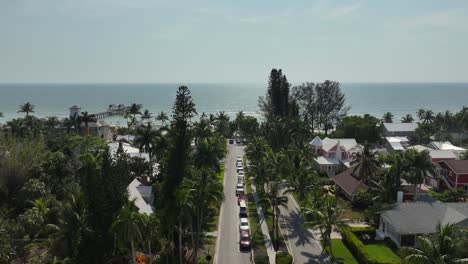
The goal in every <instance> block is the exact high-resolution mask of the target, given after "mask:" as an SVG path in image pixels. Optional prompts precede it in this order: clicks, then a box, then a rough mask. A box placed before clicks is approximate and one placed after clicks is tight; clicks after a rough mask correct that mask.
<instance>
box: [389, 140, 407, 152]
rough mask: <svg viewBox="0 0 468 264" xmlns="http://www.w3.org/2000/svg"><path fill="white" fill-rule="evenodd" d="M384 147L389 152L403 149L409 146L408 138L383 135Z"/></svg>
mask: <svg viewBox="0 0 468 264" xmlns="http://www.w3.org/2000/svg"><path fill="white" fill-rule="evenodd" d="M384 139H385V147H386V148H387V149H388V151H389V152H395V151H404V150H405V149H406V148H407V147H409V139H408V138H407V137H385V138H384Z"/></svg>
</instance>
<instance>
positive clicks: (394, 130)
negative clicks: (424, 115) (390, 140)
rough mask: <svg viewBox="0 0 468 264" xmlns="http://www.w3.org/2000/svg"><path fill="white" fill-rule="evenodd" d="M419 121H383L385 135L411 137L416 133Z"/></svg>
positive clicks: (383, 133)
mask: <svg viewBox="0 0 468 264" xmlns="http://www.w3.org/2000/svg"><path fill="white" fill-rule="evenodd" d="M417 127H418V123H383V124H382V135H383V136H384V137H410V136H412V135H413V134H414V132H415V130H416V128H417Z"/></svg>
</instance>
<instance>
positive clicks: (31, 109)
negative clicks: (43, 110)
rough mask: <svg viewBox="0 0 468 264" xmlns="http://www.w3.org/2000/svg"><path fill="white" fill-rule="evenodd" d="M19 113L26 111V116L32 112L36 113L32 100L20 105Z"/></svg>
mask: <svg viewBox="0 0 468 264" xmlns="http://www.w3.org/2000/svg"><path fill="white" fill-rule="evenodd" d="M18 113H26V116H29V114H30V113H34V105H32V104H31V103H30V102H26V103H25V104H22V105H20V110H19V111H18Z"/></svg>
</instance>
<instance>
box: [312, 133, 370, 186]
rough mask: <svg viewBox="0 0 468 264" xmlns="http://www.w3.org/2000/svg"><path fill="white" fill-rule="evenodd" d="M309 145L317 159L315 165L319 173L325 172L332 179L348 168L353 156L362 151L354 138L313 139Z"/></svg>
mask: <svg viewBox="0 0 468 264" xmlns="http://www.w3.org/2000/svg"><path fill="white" fill-rule="evenodd" d="M310 145H311V147H312V151H313V153H314V154H315V155H317V157H315V158H314V160H315V163H316V164H317V167H318V169H319V170H320V171H325V172H326V173H327V174H328V176H330V177H333V176H335V174H336V173H337V172H341V171H343V170H344V169H346V168H349V167H350V163H351V161H352V160H353V157H354V154H355V153H357V152H361V151H362V146H361V145H360V144H358V143H357V142H356V140H355V139H354V138H328V137H326V138H324V139H323V140H322V139H321V138H320V137H318V136H317V137H315V138H314V139H313V140H312V141H311V142H310Z"/></svg>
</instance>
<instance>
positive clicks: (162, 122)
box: [155, 111, 169, 126]
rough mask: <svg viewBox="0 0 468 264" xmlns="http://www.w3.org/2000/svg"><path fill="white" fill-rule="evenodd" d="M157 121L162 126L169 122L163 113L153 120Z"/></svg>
mask: <svg viewBox="0 0 468 264" xmlns="http://www.w3.org/2000/svg"><path fill="white" fill-rule="evenodd" d="M155 119H156V120H157V121H160V122H161V125H162V126H164V124H165V123H166V122H167V121H169V117H168V116H167V114H166V113H165V112H164V111H161V112H160V113H159V114H158V115H157V116H156V118H155Z"/></svg>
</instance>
